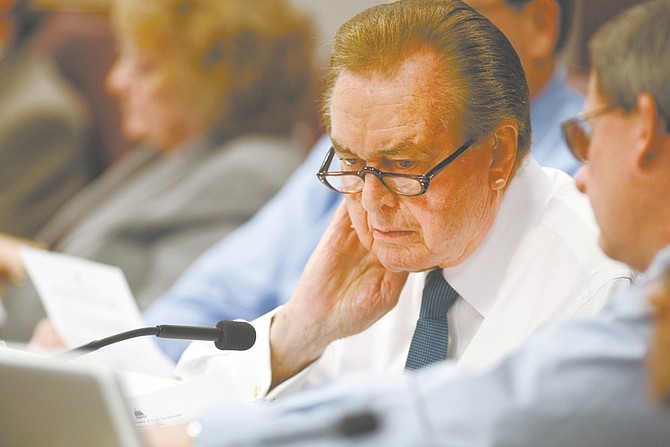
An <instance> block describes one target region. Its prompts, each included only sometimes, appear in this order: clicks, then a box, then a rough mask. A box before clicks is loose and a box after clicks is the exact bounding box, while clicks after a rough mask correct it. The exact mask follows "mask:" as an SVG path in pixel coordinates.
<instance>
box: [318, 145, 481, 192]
mask: <svg viewBox="0 0 670 447" xmlns="http://www.w3.org/2000/svg"><path fill="white" fill-rule="evenodd" d="M473 143H474V140H470V141H468V142H466V143H465V144H464V145H463V146H461V147H459V148H458V149H456V150H455V151H454V152H452V153H451V155H449V156H448V157H447V158H445V159H444V160H442V161H441V162H439V163H438V164H437V165H436V166H435V167H434V168H433V169H431V170H430V171H428V172H426V173H425V174H424V175H411V174H400V173H395V172H383V171H380V170H379V169H376V168H373V167H372V166H364V167H363V168H362V169H361V170H360V171H329V169H330V164H331V163H332V161H333V158H334V157H335V149H334V148H333V147H331V148H330V151H328V154H327V155H326V158H325V159H324V160H323V163H322V164H321V168H320V169H319V172H317V174H316V176H317V177H318V179H319V180H320V181H321V183H323V184H324V185H326V186H327V187H329V188H330V189H332V190H334V191H337V192H340V193H343V194H354V193H357V192H361V191H362V190H363V185H364V184H365V175H366V174H372V175H374V176H375V177H377V178H378V179H379V181H380V182H382V184H383V185H384V186H385V187H386V188H388V189H389V190H390V191H392V192H394V193H395V194H398V195H401V196H420V195H421V194H423V193H425V192H426V190H427V189H428V186H429V185H430V181H431V180H432V179H433V177H435V176H436V175H437V174H439V173H440V171H442V170H443V169H444V168H446V167H447V166H449V165H450V164H451V163H452V162H453V161H454V160H456V159H457V158H458V157H459V156H460V155H461V154H463V153H464V152H465V151H466V150H468V148H470V146H472V144H473Z"/></svg>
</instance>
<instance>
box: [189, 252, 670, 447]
mask: <svg viewBox="0 0 670 447" xmlns="http://www.w3.org/2000/svg"><path fill="white" fill-rule="evenodd" d="M661 267H663V270H666V271H667V269H668V268H670V248H668V249H666V250H665V252H664V253H663V254H662V256H660V257H659V259H658V260H657V261H656V263H655V265H654V267H652V269H650V271H649V274H648V275H645V277H644V279H643V280H641V281H640V283H639V284H638V286H636V287H634V288H631V289H630V290H628V291H627V292H626V293H623V294H622V295H620V296H619V297H618V299H616V300H615V301H614V302H613V303H612V304H611V305H610V306H609V307H608V308H606V309H605V310H604V311H603V312H602V313H601V314H600V315H599V316H598V317H595V318H592V319H584V320H573V321H571V322H569V323H565V324H563V325H560V326H555V327H554V328H553V329H550V330H549V331H547V332H545V333H544V334H543V335H540V336H538V337H536V338H534V339H533V340H532V341H531V342H529V343H526V344H525V345H524V346H523V347H522V348H520V349H518V350H517V351H515V352H514V353H513V354H512V355H510V356H508V357H506V358H505V359H504V360H503V361H502V362H500V363H499V364H498V365H497V366H496V367H494V368H493V369H491V370H490V371H488V372H484V373H480V374H472V373H468V372H466V371H463V370H457V369H455V368H453V367H450V365H449V364H441V365H438V366H436V367H433V368H429V369H427V370H424V371H423V372H419V373H418V374H413V375H410V374H406V375H402V374H395V375H393V374H380V373H376V374H367V375H357V376H349V377H345V378H344V379H342V380H339V381H335V382H332V383H330V384H329V385H326V386H323V387H320V388H315V389H312V390H310V391H305V392H303V393H300V394H297V395H294V396H290V397H287V398H285V399H281V400H277V401H275V402H271V403H263V404H254V405H247V406H230V405H229V406H222V407H220V408H217V409H211V410H210V411H209V412H208V413H207V414H206V415H205V417H204V418H203V419H202V420H201V424H202V432H201V433H200V436H199V437H198V440H197V443H198V445H199V446H201V447H208V446H220V447H223V446H233V445H235V446H247V445H248V446H252V445H253V446H257V445H293V446H317V447H318V446H349V445H356V446H403V447H404V446H416V447H420V446H438V445H439V446H463V447H466V446H467V447H489V446H518V447H521V446H527V447H537V446H542V447H553V446H556V447H559V446H560V447H564V446H588V447H598V446H603V447H604V446H607V447H617V446H632V445H634V446H637V447H647V446H649V447H651V446H654V447H657V446H667V445H670V408H668V407H667V406H665V407H660V406H657V405H656V404H654V403H652V401H651V398H650V396H649V394H648V390H649V388H648V383H647V374H646V370H645V358H646V355H647V352H648V349H649V345H650V339H651V333H652V325H653V322H652V312H651V309H650V307H649V306H648V304H647V299H646V298H647V296H646V293H645V290H647V289H646V287H647V286H648V285H649V283H650V282H651V281H654V280H657V275H658V273H659V271H660V270H661ZM359 414H369V415H372V416H373V417H374V418H376V421H377V428H376V429H375V430H372V431H371V432H370V433H368V434H367V435H360V436H358V437H355V438H352V437H348V436H346V435H345V434H344V432H345V431H346V430H343V429H342V426H343V425H344V426H345V427H346V426H347V425H346V424H342V421H345V420H347V418H349V420H350V419H351V418H352V417H354V420H356V419H355V418H356V416H357V415H359ZM348 426H349V427H350V426H351V424H349V425H348Z"/></svg>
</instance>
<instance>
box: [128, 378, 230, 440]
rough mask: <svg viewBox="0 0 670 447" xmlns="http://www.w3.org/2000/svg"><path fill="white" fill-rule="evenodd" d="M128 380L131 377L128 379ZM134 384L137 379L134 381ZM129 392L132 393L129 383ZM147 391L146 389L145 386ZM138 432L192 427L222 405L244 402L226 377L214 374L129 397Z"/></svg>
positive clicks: (132, 379)
mask: <svg viewBox="0 0 670 447" xmlns="http://www.w3.org/2000/svg"><path fill="white" fill-rule="evenodd" d="M123 379H124V380H126V381H127V380H128V379H129V378H128V377H124V378H123ZM130 380H131V381H134V380H137V378H130ZM125 386H126V390H129V389H132V388H133V387H135V389H136V386H133V385H131V386H130V387H129V385H128V383H126V385H125ZM142 387H144V386H142ZM127 400H128V402H129V405H130V406H131V407H132V409H133V416H134V420H135V424H136V426H137V427H138V428H145V427H151V426H154V425H173V424H183V423H188V422H190V421H192V420H194V419H198V418H199V417H200V416H201V414H202V412H203V411H204V410H206V409H207V408H209V407H210V406H212V405H216V404H221V403H222V402H242V400H241V399H240V397H239V395H238V394H237V392H236V391H235V389H234V388H233V386H232V385H231V384H230V383H229V382H228V381H227V379H226V377H225V375H223V374H220V373H218V372H212V373H209V374H205V375H203V376H199V377H195V378H191V379H188V380H186V381H184V382H177V384H175V385H172V386H168V387H165V388H162V389H157V390H155V391H152V392H148V393H143V394H138V395H134V396H127Z"/></svg>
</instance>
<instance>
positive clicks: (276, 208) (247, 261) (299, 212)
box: [144, 137, 342, 360]
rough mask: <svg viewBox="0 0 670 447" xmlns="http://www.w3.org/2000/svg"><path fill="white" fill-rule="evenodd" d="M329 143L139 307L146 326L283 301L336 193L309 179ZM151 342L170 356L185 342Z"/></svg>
mask: <svg viewBox="0 0 670 447" xmlns="http://www.w3.org/2000/svg"><path fill="white" fill-rule="evenodd" d="M329 148H330V139H329V138H327V137H323V138H321V139H320V140H319V142H318V143H317V144H316V145H315V147H314V148H313V149H312V150H311V152H310V154H309V155H308V157H307V159H306V160H305V161H304V162H303V164H302V165H301V166H300V167H299V168H298V169H297V170H296V172H295V173H294V174H293V175H292V176H291V177H290V178H289V180H288V181H287V183H286V184H285V185H284V187H283V188H282V189H281V190H280V192H279V193H277V195H276V196H275V197H273V198H272V199H271V200H270V201H269V202H268V203H267V204H266V205H265V206H264V207H263V208H261V210H260V211H259V212H258V213H257V214H256V215H255V216H254V217H253V218H252V219H251V220H250V221H249V222H247V223H246V224H244V225H242V226H241V227H239V228H238V229H237V230H235V231H233V232H232V233H230V234H229V235H228V236H227V237H226V238H224V239H223V240H221V241H220V242H218V243H217V244H216V245H214V246H212V248H210V249H209V250H207V251H206V252H205V253H204V254H202V255H201V256H200V257H199V258H198V259H197V260H196V261H195V262H194V263H193V264H192V265H191V266H190V267H189V268H188V269H187V270H186V271H185V272H184V273H183V274H182V275H181V277H180V278H179V279H178V280H177V282H176V283H175V284H174V285H173V286H172V287H171V289H170V290H168V292H167V293H166V294H164V295H163V296H162V297H161V299H159V300H156V301H155V302H154V304H153V305H151V306H150V307H149V308H148V309H147V310H146V311H145V312H144V319H145V321H146V322H147V324H149V325H157V324H184V325H196V326H214V325H215V324H216V323H217V322H218V321H220V320H234V319H238V318H242V319H245V320H253V319H254V318H256V317H258V316H259V315H262V314H264V313H266V312H269V311H270V310H272V309H274V308H275V307H277V306H278V305H280V304H282V303H284V302H285V301H287V300H288V299H289V298H290V297H291V295H292V294H293V290H294V289H295V286H296V285H297V283H298V280H299V279H300V276H301V275H302V271H303V268H304V267H305V264H306V263H307V259H308V258H309V256H310V255H311V253H312V251H313V250H314V247H316V244H317V243H318V241H319V240H320V239H321V236H322V235H323V233H324V231H325V230H326V227H327V226H328V223H329V222H330V219H331V217H332V215H333V213H334V211H335V208H336V206H337V204H338V203H339V202H340V200H341V198H342V196H341V195H340V194H338V193H336V192H334V191H332V190H330V189H328V188H326V187H325V186H323V185H322V184H321V182H319V180H318V179H317V178H316V172H317V171H318V170H319V167H320V166H321V162H322V161H323V159H324V158H325V156H326V152H327V151H328V149H329ZM156 341H157V342H158V343H159V344H160V346H161V348H162V349H163V350H164V351H165V352H166V353H167V354H168V355H169V356H170V357H172V358H173V359H174V360H177V359H179V357H180V356H181V354H182V352H183V351H184V349H186V347H187V346H188V343H189V342H188V341H186V340H168V339H160V338H158V339H156Z"/></svg>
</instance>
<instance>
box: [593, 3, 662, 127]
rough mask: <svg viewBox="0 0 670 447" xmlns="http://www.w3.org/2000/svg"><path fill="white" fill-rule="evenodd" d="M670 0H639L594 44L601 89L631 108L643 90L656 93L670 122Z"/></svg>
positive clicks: (622, 105)
mask: <svg viewBox="0 0 670 447" xmlns="http://www.w3.org/2000/svg"><path fill="white" fill-rule="evenodd" d="M668 23H670V0H652V1H649V2H646V3H642V4H639V5H636V6H634V7H632V8H630V9H628V10H626V11H624V12H623V13H621V14H619V15H618V16H617V17H616V18H615V19H613V20H611V21H610V22H609V23H607V24H606V25H605V26H603V27H602V28H601V29H600V30H599V31H598V32H597V33H596V34H595V36H594V37H593V39H592V40H591V42H590V44H589V50H590V53H591V60H592V68H593V70H594V71H595V73H596V76H597V79H598V85H597V89H598V93H599V94H600V95H601V96H603V97H606V98H608V99H610V100H611V101H612V103H614V104H615V105H616V106H618V107H620V108H622V109H624V110H625V111H631V110H633V109H634V108H635V107H636V103H637V97H638V95H639V94H640V93H645V92H646V93H649V94H650V95H651V96H653V98H654V100H655V101H656V106H657V107H658V110H659V114H660V115H661V117H662V118H663V121H664V122H665V125H666V128H667V127H668V125H669V124H670V88H668V80H670V27H668Z"/></svg>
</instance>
